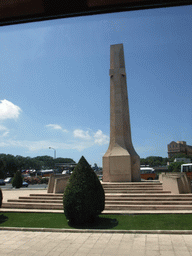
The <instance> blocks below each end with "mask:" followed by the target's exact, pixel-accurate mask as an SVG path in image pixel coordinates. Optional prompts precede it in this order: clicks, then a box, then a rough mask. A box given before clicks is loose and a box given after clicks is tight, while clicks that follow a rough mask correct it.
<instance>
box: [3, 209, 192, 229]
mask: <svg viewBox="0 0 192 256" xmlns="http://www.w3.org/2000/svg"><path fill="white" fill-rule="evenodd" d="M0 227H31V228H90V229H116V230H192V214H157V215H156V214H149V215H100V216H99V218H98V219H97V220H96V222H95V223H94V224H92V225H85V226H72V225H70V224H69V223H68V221H67V220H66V218H65V215H64V214H59V213H17V212H15V213H10V212H9V213H6V212H2V213H0Z"/></svg>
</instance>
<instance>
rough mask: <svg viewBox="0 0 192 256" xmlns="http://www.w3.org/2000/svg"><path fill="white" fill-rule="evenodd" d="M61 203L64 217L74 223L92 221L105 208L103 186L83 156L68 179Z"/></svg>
mask: <svg viewBox="0 0 192 256" xmlns="http://www.w3.org/2000/svg"><path fill="white" fill-rule="evenodd" d="M63 205H64V214H65V216H66V218H67V219H68V220H69V221H70V222H71V223H75V224H83V223H90V222H93V221H94V220H95V218H96V216H98V215H99V214H100V213H101V212H102V211H103V210H104V208H105V194H104V190H103V187H102V185H101V183H100V181H99V179H98V177H97V175H96V174H95V172H94V171H93V170H92V168H91V166H90V165H89V164H88V162H87V161H86V159H85V158H84V157H83V156H82V157H81V159H80V160H79V162H78V164H77V166H76V167H75V169H74V171H73V173H72V175H71V177H70V179H69V183H68V185H67V187H66V189H65V192H64V196H63Z"/></svg>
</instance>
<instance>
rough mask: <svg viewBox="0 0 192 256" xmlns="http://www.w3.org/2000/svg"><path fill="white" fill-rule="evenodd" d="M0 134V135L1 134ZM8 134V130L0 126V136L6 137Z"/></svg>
mask: <svg viewBox="0 0 192 256" xmlns="http://www.w3.org/2000/svg"><path fill="white" fill-rule="evenodd" d="M1 133H2V134H1ZM8 134H9V130H8V129H7V127H5V126H4V125H0V136H1V137H6V136H7V135H8Z"/></svg>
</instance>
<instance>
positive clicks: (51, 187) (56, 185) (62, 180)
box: [47, 174, 70, 193]
mask: <svg viewBox="0 0 192 256" xmlns="http://www.w3.org/2000/svg"><path fill="white" fill-rule="evenodd" d="M69 178H70V175H66V174H51V176H50V178H49V184H48V188H47V193H64V190H65V188H66V186H67V182H68V180H69Z"/></svg>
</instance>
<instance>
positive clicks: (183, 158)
mask: <svg viewBox="0 0 192 256" xmlns="http://www.w3.org/2000/svg"><path fill="white" fill-rule="evenodd" d="M174 162H183V163H185V164H187V163H191V159H190V158H185V157H177V158H175V159H174Z"/></svg>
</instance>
